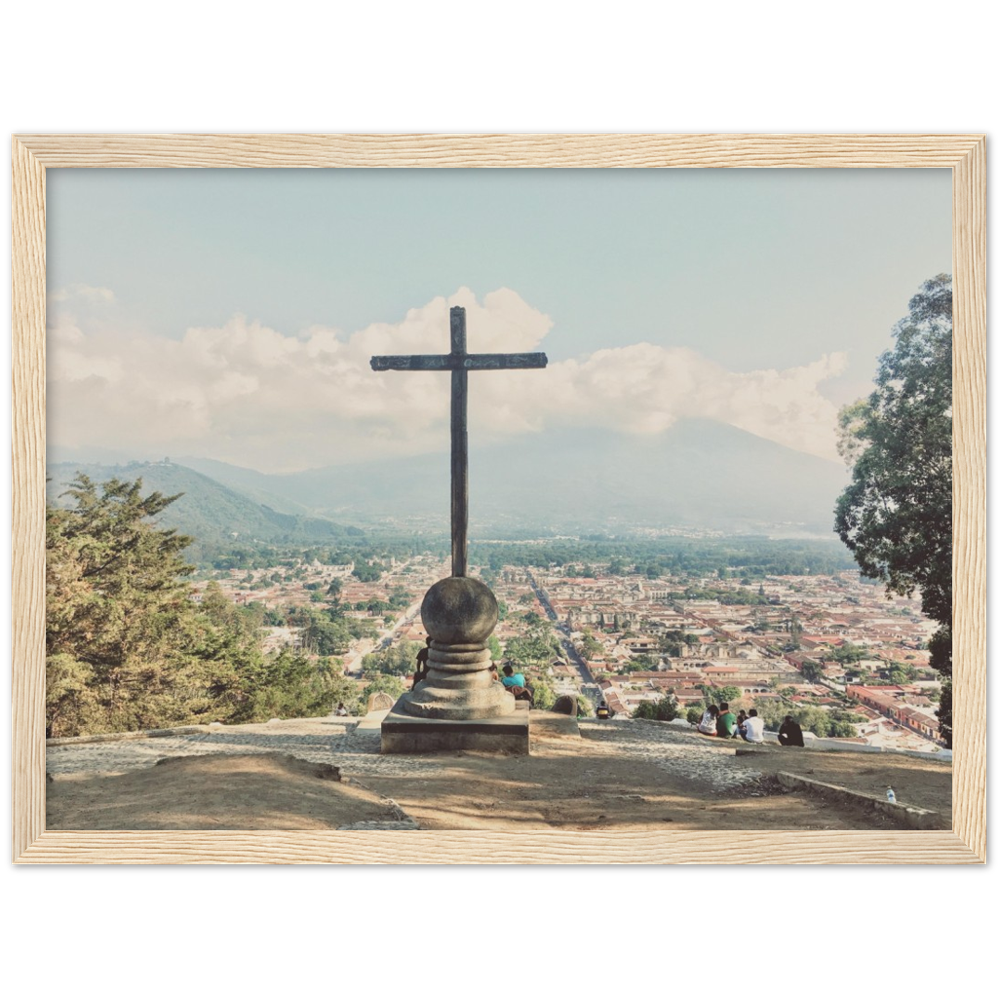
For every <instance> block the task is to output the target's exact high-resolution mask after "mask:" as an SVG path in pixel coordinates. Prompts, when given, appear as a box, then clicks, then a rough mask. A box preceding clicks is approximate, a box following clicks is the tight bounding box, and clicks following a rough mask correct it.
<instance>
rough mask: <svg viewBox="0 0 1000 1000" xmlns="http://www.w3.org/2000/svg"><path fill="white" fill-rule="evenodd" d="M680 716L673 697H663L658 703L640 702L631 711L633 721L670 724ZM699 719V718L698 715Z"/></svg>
mask: <svg viewBox="0 0 1000 1000" xmlns="http://www.w3.org/2000/svg"><path fill="white" fill-rule="evenodd" d="M678 715H680V709H679V708H678V707H677V699H676V698H674V696H673V695H665V696H664V697H663V698H660V699H659V701H640V702H639V704H638V705H636V706H635V708H634V709H633V711H632V718H633V719H655V720H657V721H659V722H671V721H672V720H674V719H676V718H677V716H678ZM698 718H699V719H700V718H701V716H700V715H699V716H698Z"/></svg>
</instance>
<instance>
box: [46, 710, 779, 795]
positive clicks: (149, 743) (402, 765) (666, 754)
mask: <svg viewBox="0 0 1000 1000" xmlns="http://www.w3.org/2000/svg"><path fill="white" fill-rule="evenodd" d="M357 726H358V720H356V719H350V720H347V719H339V718H323V719H293V720H288V721H282V722H271V723H263V724H255V725H246V726H225V727H221V728H219V729H215V730H212V731H209V732H197V733H188V734H184V735H177V736H162V737H155V738H150V739H129V740H115V741H108V742H102V743H81V744H69V745H63V746H52V747H49V748H48V749H47V752H46V770H47V771H48V772H49V773H50V774H102V773H103V774H121V773H126V772H129V771H137V770H141V769H142V768H146V767H152V766H153V765H154V764H155V763H156V762H157V761H158V760H160V759H162V758H163V757H179V756H189V755H203V754H246V753H289V754H292V755H293V756H295V757H298V758H300V759H302V760H308V761H312V762H315V763H317V764H333V765H335V766H336V767H339V768H341V769H342V770H343V771H344V773H345V774H356V775H366V774H369V775H381V776H386V777H390V776H391V777H404V776H407V775H414V776H419V775H428V774H430V773H433V772H434V771H438V770H440V769H441V768H444V767H449V766H451V764H452V763H453V762H452V760H451V759H450V758H448V757H443V756H442V757H435V756H429V757H420V756H412V757H411V756H402V755H396V754H388V755H386V756H382V755H381V754H380V753H379V731H378V730H377V729H358V728H357ZM580 735H581V736H582V737H583V738H584V739H585V740H587V741H588V742H590V741H592V742H593V743H594V744H596V746H595V747H593V749H594V750H596V749H597V748H598V747H600V749H601V751H602V752H604V753H607V754H609V755H613V756H615V757H618V758H633V759H636V760H641V761H644V762H647V763H652V764H655V765H656V766H657V767H660V768H662V769H663V770H664V771H666V772H668V773H670V774H672V775H675V776H677V777H680V778H683V779H686V780H690V781H696V782H698V783H700V784H706V783H707V784H709V785H711V786H712V787H713V788H716V789H719V790H732V789H736V788H739V787H740V786H743V785H752V784H753V783H754V782H755V780H756V779H757V778H759V777H760V773H759V772H758V771H753V770H751V769H749V768H748V767H746V766H744V765H743V764H742V762H741V761H740V762H738V760H737V758H736V757H735V756H734V753H733V750H734V747H733V745H732V744H729V743H723V742H722V741H719V742H718V743H713V742H712V741H711V740H708V739H705V738H703V737H700V736H697V735H694V734H692V733H685V732H684V731H683V730H677V729H673V728H671V727H668V726H664V725H661V724H658V723H655V722H645V721H641V720H636V719H609V720H602V721H600V722H598V721H597V720H596V719H590V720H586V719H583V720H580Z"/></svg>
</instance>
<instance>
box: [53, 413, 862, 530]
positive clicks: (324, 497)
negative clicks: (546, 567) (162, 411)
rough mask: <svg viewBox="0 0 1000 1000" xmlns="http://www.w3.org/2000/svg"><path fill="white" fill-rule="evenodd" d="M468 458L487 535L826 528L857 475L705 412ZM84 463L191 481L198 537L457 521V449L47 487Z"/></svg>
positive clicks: (170, 483)
mask: <svg viewBox="0 0 1000 1000" xmlns="http://www.w3.org/2000/svg"><path fill="white" fill-rule="evenodd" d="M469 467H470V529H471V530H472V532H473V534H474V535H477V536H479V537H490V536H492V535H494V534H497V535H500V536H502V537H512V536H514V535H517V534H524V533H527V534H534V533H537V534H552V533H557V534H558V533H571V534H575V533H587V532H605V533H612V534H626V533H630V532H632V531H643V532H669V531H674V530H676V531H679V532H695V533H697V532H703V531H708V532H720V533H724V534H744V533H752V534H766V535H772V536H784V537H793V536H799V537H808V536H818V537H825V538H829V537H831V535H832V524H833V507H834V503H835V501H836V498H837V495H838V494H839V493H840V491H841V490H842V489H843V487H844V486H845V485H846V483H847V478H848V474H847V471H846V470H845V468H844V467H843V466H841V465H839V464H837V463H835V462H829V461H826V460H824V459H821V458H816V457H813V456H810V455H806V454H803V453H801V452H797V451H793V450H791V449H789V448H785V447H783V446H781V445H778V444H775V443H774V442H772V441H767V440H765V439H763V438H759V437H756V436H755V435H752V434H748V433H746V432H744V431H740V430H737V429H735V428H733V427H730V426H728V425H724V424H719V423H715V422H711V421H703V420H700V421H693V420H692V421H684V422H680V423H678V424H676V425H675V426H674V427H672V428H671V429H670V430H669V431H666V432H664V433H662V434H659V435H655V436H654V435H650V436H638V435H632V434H619V433H615V432H612V431H597V430H584V429H579V428H576V429H572V428H571V429H566V430H561V431H551V432H546V433H544V434H537V435H532V436H530V437H527V436H526V437H521V438H518V439H516V440H514V441H510V442H507V443H504V444H499V445H493V446H490V447H483V448H478V449H475V448H474V449H473V450H472V451H471V453H470V459H469ZM76 468H81V469H82V471H84V472H86V473H87V474H88V475H90V476H91V478H93V479H106V478H109V475H118V476H119V477H126V478H128V477H131V478H135V476H136V475H142V476H143V480H144V484H145V485H146V486H147V487H148V488H153V489H158V490H160V491H161V492H164V493H177V492H184V493H185V496H184V498H182V499H181V500H179V501H177V503H176V504H175V505H174V508H175V510H174V517H175V518H176V519H179V520H180V521H181V524H179V525H178V526H179V527H181V528H182V530H184V531H186V532H189V533H191V534H195V535H196V536H198V537H206V535H205V533H206V532H207V533H210V534H211V535H212V536H216V535H218V534H220V533H222V534H225V533H230V534H231V533H232V532H233V531H237V532H240V533H243V534H249V535H252V536H253V537H257V538H261V539H270V538H277V537H301V538H302V539H303V540H312V539H314V538H320V537H328V538H332V537H336V536H337V535H339V534H342V533H343V532H344V531H346V530H347V529H346V528H345V527H344V525H351V526H354V527H355V528H358V527H360V528H377V527H394V528H408V529H414V528H419V529H424V530H432V531H440V532H442V533H446V532H447V530H448V523H449V502H450V488H449V475H450V468H449V456H448V454H447V453H435V454H429V455H420V456H414V457H410V458H402V459H393V460H386V461H371V462H364V463H354V464H350V465H334V466H327V467H324V468H317V469H310V470H306V471H303V472H297V473H291V474H266V473H261V472H257V471H255V470H252V469H246V468H241V467H239V466H235V465H229V464H227V463H224V462H219V461H215V460H213V459H207V458H200V457H187V458H182V459H178V460H177V461H175V462H166V461H165V462H157V463H126V464H124V465H116V466H108V465H83V466H80V465H79V464H78V463H60V464H59V465H55V466H51V467H50V469H49V475H50V476H53V477H54V480H55V482H54V483H53V484H50V487H51V488H52V489H51V490H50V492H58V489H57V485H58V484H60V483H64V482H66V481H68V479H69V478H72V474H73V471H74V470H75V469H76ZM62 488H64V487H62ZM174 508H168V511H170V510H172V509H174ZM166 513H167V512H165V513H164V516H166Z"/></svg>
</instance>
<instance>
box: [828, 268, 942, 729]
mask: <svg viewBox="0 0 1000 1000" xmlns="http://www.w3.org/2000/svg"><path fill="white" fill-rule="evenodd" d="M909 308H910V312H909V315H908V316H907V317H906V318H905V319H903V320H901V321H900V322H899V323H897V324H896V326H895V328H894V329H893V336H894V337H895V341H896V343H895V346H894V347H893V348H892V349H891V350H889V351H886V352H885V353H884V354H883V355H882V356H881V357H880V358H879V363H878V370H877V372H876V376H875V391H874V392H873V393H872V394H871V395H870V396H869V397H868V399H867V400H862V401H858V402H857V403H854V404H852V405H851V406H850V407H847V408H845V409H844V410H842V411H841V414H840V451H841V455H842V456H843V457H844V459H845V461H847V462H848V463H849V464H850V465H851V466H852V481H851V484H850V485H849V486H848V487H847V488H846V489H845V490H844V492H843V493H842V494H841V495H840V497H839V499H838V500H837V507H836V521H835V530H836V532H837V534H838V535H839V536H840V538H841V539H842V541H843V542H844V544H845V545H847V547H848V548H849V549H850V550H851V552H852V553H853V555H854V558H855V560H856V561H857V563H858V566H859V567H860V568H861V571H862V572H863V573H864V574H865V575H866V576H868V577H870V578H872V579H878V580H882V581H884V582H885V584H886V586H887V588H888V589H889V591H890V592H892V593H897V594H905V595H909V594H912V593H913V592H914V590H916V589H918V588H919V590H920V597H921V605H922V608H923V611H924V614H926V615H927V616H928V617H929V618H931V619H932V620H934V621H935V622H937V623H938V625H939V626H940V627H939V629H938V631H937V632H936V633H935V634H934V636H933V639H932V641H931V643H930V648H931V665H932V666H933V667H934V668H935V669H936V670H938V671H939V672H940V673H941V674H942V675H943V676H944V677H945V682H944V686H945V687H949V686H950V684H951V680H950V678H951V625H952V621H951V616H952V594H951V573H952V437H951V435H952V379H951V370H952V315H951V313H952V289H951V277H950V276H949V275H945V274H941V275H938V276H937V277H936V278H932V279H931V280H930V281H926V282H924V284H923V285H922V286H921V288H920V291H919V292H918V293H917V295H916V296H914V298H913V299H911V300H910V304H909ZM938 717H939V719H940V722H941V732H942V735H943V737H944V738H945V741H946V743H947V745H948V746H951V737H952V728H951V707H950V698H949V700H948V702H947V703H946V702H945V700H944V699H942V703H941V707H940V708H939V709H938Z"/></svg>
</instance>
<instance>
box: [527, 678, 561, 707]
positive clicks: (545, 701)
mask: <svg viewBox="0 0 1000 1000" xmlns="http://www.w3.org/2000/svg"><path fill="white" fill-rule="evenodd" d="M525 680H526V681H527V682H528V684H529V686H530V687H531V690H532V692H533V694H532V700H531V704H532V707H533V708H537V709H539V710H540V711H542V712H547V711H548V710H549V709H550V708H551V707H552V706H553V705H554V704H555V703H556V693H555V690H554V689H553V687H552V685H551V684H550V683H549V682H548V681H547V680H546V679H545V678H544V677H540V676H538V675H537V674H534V675H530V676H528V677H526V678H525Z"/></svg>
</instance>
